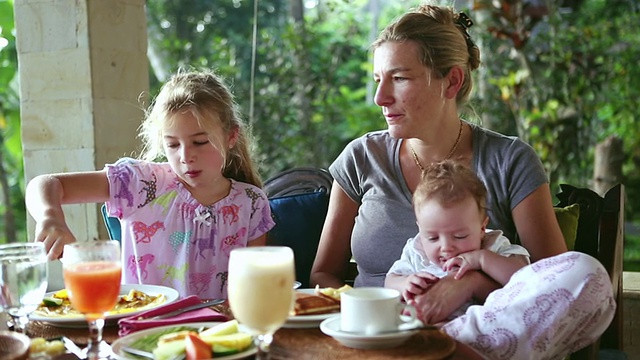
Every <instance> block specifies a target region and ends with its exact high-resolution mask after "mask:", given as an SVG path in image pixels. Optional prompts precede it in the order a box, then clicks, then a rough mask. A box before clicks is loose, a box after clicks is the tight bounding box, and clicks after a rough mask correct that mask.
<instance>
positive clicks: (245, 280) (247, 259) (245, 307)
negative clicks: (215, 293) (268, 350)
mask: <svg viewBox="0 0 640 360" xmlns="http://www.w3.org/2000/svg"><path fill="white" fill-rule="evenodd" d="M247 249H251V248H247ZM232 256H235V257H241V258H242V260H241V261H237V262H231V261H230V264H229V265H230V266H229V288H228V295H229V304H230V306H231V311H232V312H233V315H234V317H235V318H237V319H238V320H239V321H240V322H241V323H243V324H244V325H246V326H247V327H249V328H250V329H251V330H252V331H253V332H254V333H258V334H265V333H272V332H274V331H275V330H277V329H278V328H280V326H282V324H284V322H285V321H286V319H287V317H288V316H289V312H290V311H291V306H292V304H293V298H294V290H293V287H292V286H291V284H293V281H294V277H295V276H294V271H293V256H292V254H287V253H285V254H284V256H283V255H281V254H278V253H268V254H263V253H260V252H251V251H250V250H249V251H241V252H237V253H235V254H233V255H232ZM236 260H239V259H236Z"/></svg>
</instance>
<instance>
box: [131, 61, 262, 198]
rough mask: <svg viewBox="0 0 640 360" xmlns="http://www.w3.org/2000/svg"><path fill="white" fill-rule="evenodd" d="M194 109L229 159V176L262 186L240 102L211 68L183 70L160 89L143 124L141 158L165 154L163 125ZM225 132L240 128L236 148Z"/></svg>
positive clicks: (150, 159)
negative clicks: (253, 158) (179, 114)
mask: <svg viewBox="0 0 640 360" xmlns="http://www.w3.org/2000/svg"><path fill="white" fill-rule="evenodd" d="M184 111H190V112H191V113H192V114H193V116H194V117H195V118H196V120H197V121H198V125H199V126H200V127H201V128H202V129H203V130H204V131H205V132H206V133H207V134H208V135H209V141H210V142H211V144H212V145H213V146H215V147H216V148H217V149H218V150H219V151H220V152H221V153H222V154H223V157H224V159H225V165H224V168H223V169H222V174H223V175H224V176H225V177H226V178H232V179H234V180H237V181H241V182H246V183H250V184H253V185H256V186H259V187H261V186H262V180H261V178H260V175H259V174H258V171H257V166H256V165H255V164H254V162H253V160H252V158H251V150H252V148H251V139H250V135H249V132H248V131H249V128H248V125H247V124H245V122H244V120H243V119H242V116H241V114H240V110H239V107H238V104H236V102H235V100H234V98H233V94H232V93H231V90H230V89H229V87H227V85H226V84H225V83H224V81H223V79H222V78H221V77H220V76H218V75H217V74H215V73H214V72H213V71H211V70H201V71H195V70H184V69H181V70H179V71H178V72H177V73H176V74H175V75H173V76H172V77H171V78H170V79H169V80H168V81H167V82H166V83H165V84H164V85H163V86H162V88H161V89H160V93H159V94H158V96H156V98H155V100H154V102H153V103H152V104H151V107H150V108H149V110H148V111H147V113H146V118H145V120H144V121H143V123H142V125H141V126H140V134H139V137H140V138H142V142H143V145H144V148H143V151H142V154H141V158H142V159H144V160H147V161H155V160H157V159H159V158H162V157H164V156H165V153H164V148H163V129H164V128H165V127H166V126H167V125H169V124H170V122H171V121H174V119H175V116H174V115H176V114H177V113H179V112H184ZM218 129H222V133H223V134H224V135H229V134H231V133H232V132H233V131H236V132H237V141H236V143H235V145H234V146H233V147H232V148H229V147H228V146H227V144H226V141H225V139H226V138H219V136H218V135H216V134H219V132H218V131H219V130H218Z"/></svg>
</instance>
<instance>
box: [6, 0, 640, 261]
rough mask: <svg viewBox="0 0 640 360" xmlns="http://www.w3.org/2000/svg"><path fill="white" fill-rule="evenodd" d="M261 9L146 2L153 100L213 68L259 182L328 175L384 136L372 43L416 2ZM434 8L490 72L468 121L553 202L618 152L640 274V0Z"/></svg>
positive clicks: (10, 89)
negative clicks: (362, 142)
mask: <svg viewBox="0 0 640 360" xmlns="http://www.w3.org/2000/svg"><path fill="white" fill-rule="evenodd" d="M256 1H257V2H256ZM256 1H254V0H246V1H245V0H148V1H147V28H148V36H149V43H148V46H149V48H148V59H149V64H150V79H151V87H150V88H151V93H152V95H154V94H155V92H156V91H157V90H158V88H159V85H160V84H161V83H162V82H163V81H164V80H166V78H167V77H168V76H169V74H171V73H172V72H173V71H175V70H176V69H177V68H178V67H180V66H195V67H211V68H214V69H217V71H218V72H219V73H221V74H223V75H224V76H225V77H226V78H227V79H228V80H229V81H230V82H231V83H232V84H233V90H234V92H235V94H236V97H237V100H238V102H239V104H240V105H241V107H242V109H243V111H244V114H245V116H246V117H247V118H248V119H249V121H250V122H251V125H252V127H253V133H254V135H255V136H256V138H257V140H258V148H257V149H256V152H257V154H258V156H259V159H260V163H261V170H262V174H263V178H264V179H267V178H269V177H270V176H272V175H274V174H276V173H278V172H280V171H282V170H285V169H288V168H291V167H295V166H316V167H328V166H329V164H330V163H331V162H332V161H333V159H334V158H335V157H336V156H337V155H338V153H339V152H340V151H341V150H342V148H343V147H344V145H345V144H346V143H347V142H349V141H350V140H351V139H353V138H355V137H357V136H359V135H361V134H363V133H364V132H367V131H371V130H374V129H381V128H384V127H385V122H384V119H383V118H382V116H381V113H380V110H379V109H378V107H377V106H375V105H374V103H373V100H372V99H373V93H374V91H375V88H374V85H375V84H374V83H373V81H372V76H371V64H370V53H369V51H368V45H369V44H370V43H371V42H372V41H373V39H374V38H375V37H376V35H377V33H378V32H379V31H380V29H381V28H382V27H383V26H384V25H385V24H387V23H388V22H389V21H391V19H393V18H394V17H395V16H397V15H399V14H400V13H402V12H404V11H406V10H407V9H409V8H410V7H413V6H416V5H417V4H419V3H421V1H417V0H412V1H410V0H306V1H305V0H256ZM430 3H437V4H443V5H454V6H455V7H456V8H457V9H458V10H464V11H465V12H467V13H468V14H470V16H471V18H472V19H473V20H474V22H475V25H474V26H473V27H472V28H471V29H470V33H471V36H472V38H473V39H474V40H475V41H476V43H477V44H478V45H479V47H480V49H481V54H482V61H483V64H482V66H481V71H479V72H476V78H475V79H474V80H475V81H476V90H475V92H474V94H473V100H472V104H473V108H474V112H473V113H470V114H466V116H465V117H466V118H467V119H468V120H470V121H472V122H476V123H479V124H482V125H483V126H486V127H488V128H491V129H493V130H496V131H499V132H502V133H505V134H510V135H517V136H520V137H521V138H523V139H524V140H525V141H527V142H528V143H530V144H531V145H532V146H533V147H534V148H535V149H536V150H537V152H538V154H539V155H540V157H541V158H542V160H543V162H544V164H545V166H546V169H547V171H548V175H549V178H550V181H551V184H552V192H553V193H557V192H558V191H559V189H558V186H559V184H561V183H570V184H573V185H576V186H581V187H589V188H592V189H595V188H596V187H597V186H596V185H597V181H595V178H594V171H595V153H596V148H597V147H598V146H599V145H598V144H603V143H605V144H611V143H612V144H614V148H616V149H617V152H614V157H613V158H612V159H613V161H614V163H615V164H616V166H615V168H616V169H618V170H619V171H615V172H614V174H613V175H612V176H614V180H615V181H621V182H623V183H624V184H625V186H626V192H627V200H626V215H625V216H626V221H627V227H626V235H625V248H624V254H625V263H624V268H625V270H626V271H640V125H639V124H638V123H637V118H638V105H637V101H638V100H637V99H639V98H640V85H638V81H637V79H638V78H640V67H639V66H638V65H637V63H638V59H640V17H639V15H640V0H464V1H460V0H459V1H453V0H448V1H435V0H432V1H430ZM13 6H14V0H0V64H1V66H0V190H1V191H2V192H1V194H0V243H3V242H7V241H23V240H24V239H26V234H25V231H26V216H27V215H26V211H25V207H24V188H25V180H24V175H23V171H22V147H21V141H20V101H19V97H18V94H19V91H18V89H19V80H20V79H19V78H18V71H17V70H18V63H17V55H16V48H15V44H16V41H15V36H16V34H15V29H14V19H13ZM254 31H255V32H254ZM254 34H256V36H255V37H254ZM132 150H133V149H132ZM616 154H617V155H616ZM114 160H115V159H114Z"/></svg>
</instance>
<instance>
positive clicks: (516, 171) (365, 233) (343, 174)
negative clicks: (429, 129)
mask: <svg viewBox="0 0 640 360" xmlns="http://www.w3.org/2000/svg"><path fill="white" fill-rule="evenodd" d="M469 125H471V129H472V133H473V160H472V163H473V170H474V171H475V172H476V174H478V177H480V179H481V180H482V181H483V182H484V184H485V186H486V187H487V191H488V193H487V207H488V213H489V218H490V221H489V225H488V227H489V228H492V229H500V230H502V231H503V233H504V235H505V236H506V237H507V238H509V239H516V228H515V224H514V223H513V219H512V217H511V210H512V209H513V208H514V207H515V206H516V205H518V204H519V203H520V201H522V200H523V199H524V198H526V197H527V196H528V195H529V194H531V193H532V192H533V191H534V190H535V189H537V188H538V187H540V185H542V184H545V183H547V182H548V178H547V175H546V173H545V170H544V167H543V166H542V162H541V161H540V159H539V158H538V156H537V155H536V153H535V151H534V150H533V148H531V146H529V145H528V144H526V143H525V142H523V141H522V140H520V139H518V138H516V137H510V136H505V135H502V134H499V133H496V132H493V131H490V130H487V129H484V128H481V127H479V126H475V125H473V124H469ZM402 141H403V140H402V139H394V138H392V137H391V136H390V135H389V133H388V132H387V131H386V130H384V131H376V132H371V133H368V134H365V135H363V136H362V137H360V138H358V139H355V140H353V141H352V142H351V143H349V144H348V145H347V146H346V147H345V149H344V150H343V151H342V153H341V154H340V155H339V156H338V158H337V159H336V160H335V161H334V162H333V164H331V166H330V167H329V171H330V172H331V175H333V177H334V179H335V180H336V181H337V182H338V184H340V186H341V187H342V189H344V191H345V192H346V194H347V195H348V196H349V197H350V198H351V199H352V200H353V201H355V202H356V203H358V204H360V208H359V210H358V215H357V216H356V222H355V226H354V228H353V232H352V234H351V252H352V254H353V257H354V259H355V261H356V263H357V264H358V273H359V275H358V277H357V278H356V281H355V286H383V285H384V278H385V276H386V274H387V271H388V270H389V268H391V265H393V263H394V262H395V261H396V260H398V259H399V258H400V255H401V254H402V248H403V247H404V244H405V243H406V241H407V239H409V238H411V237H413V236H415V234H417V233H418V226H417V225H416V218H415V214H414V212H413V207H412V205H411V197H412V193H411V192H410V191H409V188H408V187H407V183H406V182H405V180H404V177H403V176H402V170H401V168H400V160H399V152H400V145H401V144H402Z"/></svg>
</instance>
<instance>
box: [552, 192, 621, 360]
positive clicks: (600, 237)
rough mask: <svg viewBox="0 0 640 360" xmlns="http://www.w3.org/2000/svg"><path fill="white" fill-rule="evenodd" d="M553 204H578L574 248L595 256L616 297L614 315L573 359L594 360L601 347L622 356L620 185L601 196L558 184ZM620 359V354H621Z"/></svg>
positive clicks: (574, 354)
mask: <svg viewBox="0 0 640 360" xmlns="http://www.w3.org/2000/svg"><path fill="white" fill-rule="evenodd" d="M560 188H561V192H560V193H559V194H558V195H556V196H557V197H558V199H559V200H560V202H559V203H558V204H557V206H563V207H564V206H568V205H571V204H576V203H577V204H579V205H580V217H579V220H578V230H577V236H576V243H575V249H574V250H576V251H580V252H584V253H587V254H589V255H591V256H593V257H594V258H596V259H598V260H599V261H600V262H601V263H602V265H603V266H604V267H605V269H607V272H608V273H609V277H610V278H611V283H612V285H613V293H614V296H615V298H616V303H617V307H616V314H615V316H614V318H613V321H612V322H611V324H610V325H609V327H608V328H607V330H606V331H605V332H604V334H602V336H601V337H600V339H598V341H596V342H595V343H594V344H591V345H589V346H587V347H585V348H583V349H581V350H579V351H577V352H575V353H573V354H571V360H575V359H598V358H599V356H600V351H601V350H606V351H612V352H613V354H615V353H618V354H620V355H621V356H623V355H622V354H623V353H622V351H623V345H622V344H623V337H622V334H623V328H622V326H623V322H622V308H623V304H622V260H623V254H622V252H623V243H624V185H622V184H618V185H616V186H614V187H613V188H611V189H610V190H609V191H608V192H607V193H606V194H605V196H604V198H603V197H601V196H599V195H598V194H596V193H595V192H593V191H592V190H589V189H580V188H576V187H574V186H571V185H566V184H563V185H560ZM622 358H624V356H623V357H622Z"/></svg>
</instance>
